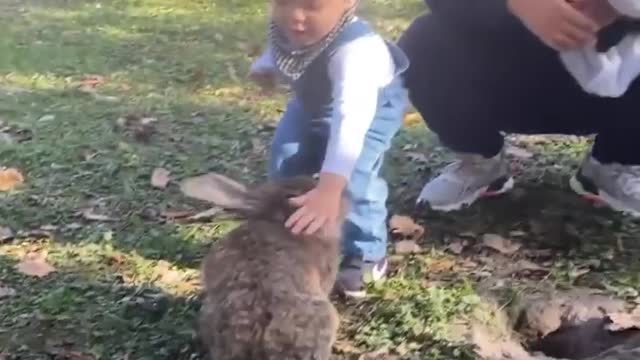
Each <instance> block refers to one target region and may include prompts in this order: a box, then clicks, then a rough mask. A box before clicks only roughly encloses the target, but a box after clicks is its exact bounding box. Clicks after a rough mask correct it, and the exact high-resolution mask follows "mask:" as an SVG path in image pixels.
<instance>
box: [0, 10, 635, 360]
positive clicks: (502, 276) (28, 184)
mask: <svg viewBox="0 0 640 360" xmlns="http://www.w3.org/2000/svg"><path fill="white" fill-rule="evenodd" d="M363 6H364V8H363V9H362V11H363V13H364V14H365V15H366V16H367V17H368V18H370V19H371V20H372V21H373V22H374V23H375V25H376V26H377V27H378V28H379V29H380V30H381V31H382V32H384V33H385V34H386V35H388V36H389V37H390V38H396V37H397V35H398V34H399V33H400V31H401V30H402V29H403V28H404V27H405V26H407V25H408V22H409V21H410V19H411V18H412V17H413V16H415V15H416V14H418V13H420V12H422V11H425V9H424V5H423V2H422V1H420V0H402V1H389V0H371V1H367V2H366V3H365V4H364V5H363ZM266 15H267V8H266V2H265V1H258V0H209V1H202V0H183V1H169V0H145V1H141V0H104V1H87V0H85V1H80V0H49V1H43V0H24V1H18V0H3V1H2V2H0V33H2V36H1V37H0V122H1V124H0V167H2V166H5V167H7V168H15V169H16V170H17V171H18V172H20V173H21V174H22V175H23V179H19V177H15V176H14V177H7V176H5V178H3V179H0V182H1V181H4V182H5V183H7V182H9V183H13V182H22V184H21V185H18V186H8V187H11V189H8V190H7V191H4V192H0V359H17V358H19V359H49V358H52V357H55V356H58V357H57V358H58V359H65V358H69V359H92V358H95V359H199V358H200V355H199V352H198V348H197V346H196V345H195V343H194V342H193V321H194V319H195V316H196V314H197V309H198V307H199V301H198V290H199V288H198V270H199V264H200V260H201V258H202V256H203V254H204V253H205V252H206V250H207V248H208V247H209V245H211V244H212V243H213V242H215V241H216V239H217V238H219V237H220V236H221V235H223V234H224V233H225V232H226V231H228V230H229V229H231V228H232V227H233V226H235V224H236V223H235V222H234V221H232V220H229V219H225V218H219V217H216V218H214V219H211V220H207V221H186V220H184V219H182V220H179V219H177V218H181V217H184V215H185V214H194V213H196V212H198V211H203V210H206V209H207V205H206V204H204V203H202V202H197V201H192V200H187V199H186V198H185V197H184V196H183V195H182V194H181V193H180V191H179V190H178V188H177V186H176V185H175V184H176V182H177V181H178V180H180V179H183V178H186V177H189V176H193V175H197V174H201V173H204V172H208V171H217V172H223V173H226V174H230V175H231V176H233V177H236V178H240V179H243V180H246V181H250V180H256V181H257V180H260V179H262V178H264V171H263V170H264V168H265V148H266V147H267V146H268V142H269V138H270V136H271V134H272V131H273V125H274V123H275V121H276V120H277V119H278V116H279V114H280V113H281V112H282V108H283V104H284V99H285V98H284V94H278V95H276V96H273V97H269V96H266V95H265V94H263V93H261V92H260V91H259V90H258V89H257V88H255V87H254V86H252V85H251V84H249V83H248V82H247V81H246V80H245V74H246V71H247V68H248V65H249V63H250V61H251V60H252V59H254V58H255V57H256V56H257V55H258V53H259V51H260V49H261V46H262V44H263V40H264V35H265V31H264V29H265V20H266V18H265V16H266ZM405 123H406V124H405V125H406V126H405V127H404V129H403V130H402V131H401V133H400V135H399V136H398V138H397V140H396V142H395V144H394V149H393V151H392V152H391V154H390V155H389V158H388V162H387V167H386V173H387V174H388V176H389V179H390V181H391V185H392V192H391V195H392V198H391V209H392V212H393V213H394V214H405V215H409V216H411V217H413V219H415V221H416V222H418V223H419V224H421V225H423V226H424V227H425V228H426V232H425V235H424V236H421V237H420V238H418V239H414V242H411V240H410V241H409V242H404V243H400V245H393V244H392V245H391V246H390V251H391V252H395V254H394V255H393V262H394V272H393V274H392V275H393V276H392V277H391V278H390V279H389V280H388V281H386V282H385V283H384V284H382V285H380V286H378V287H376V288H372V289H371V294H372V295H371V297H370V298H368V299H366V300H364V301H360V302H350V303H343V302H339V303H340V309H341V314H342V317H343V323H342V329H341V336H340V341H339V343H338V344H337V345H336V356H337V357H340V358H356V359H357V358H359V357H360V355H361V354H367V353H372V352H374V353H379V354H386V353H393V354H396V355H402V356H405V355H406V356H410V357H411V358H428V359H448V358H451V357H452V356H454V357H456V358H469V359H472V358H474V355H473V351H472V349H471V347H470V346H469V342H468V337H466V336H464V335H465V334H466V333H467V331H466V329H468V328H469V327H468V324H469V323H470V321H471V319H472V318H474V315H473V314H474V313H476V311H475V310H476V309H477V308H478V307H479V306H480V305H479V304H481V303H482V302H483V299H484V296H486V294H487V292H486V291H485V290H486V289H489V290H490V292H491V293H492V294H493V295H492V296H495V299H496V301H498V303H499V305H500V308H501V309H505V308H512V304H514V303H516V302H517V299H518V298H519V297H520V296H521V295H522V294H525V293H529V292H532V291H535V290H536V289H538V290H539V289H549V288H569V287H574V286H584V287H591V288H594V289H601V290H603V291H604V292H606V293H608V294H611V295H615V296H618V297H621V298H624V299H627V300H634V299H637V298H638V292H637V290H636V289H638V286H639V285H640V276H639V275H638V270H639V269H640V265H639V264H640V262H638V261H637V256H638V252H639V251H640V246H638V244H637V243H636V239H635V237H637V234H638V231H639V230H640V229H639V228H640V226H639V224H638V222H634V221H632V220H630V219H628V218H626V217H623V216H618V215H616V214H613V213H611V212H610V211H608V210H605V209H595V208H593V207H591V206H590V205H589V204H587V203H585V202H583V201H582V200H581V199H578V198H576V197H575V196H574V195H573V194H571V193H570V190H569V189H568V186H567V182H568V178H569V176H570V174H571V173H572V172H573V171H575V169H576V167H577V165H578V164H579V161H580V159H581V156H582V154H583V153H584V151H586V150H587V149H588V146H589V139H574V138H566V137H556V138H539V137H525V138H513V139H511V143H512V148H511V151H510V154H511V155H510V160H511V161H512V165H513V167H514V170H515V171H516V172H517V174H518V187H517V189H516V190H515V191H514V192H513V193H512V194H510V195H507V196H504V197H501V198H497V199H491V200H488V201H486V202H483V203H480V204H478V205H477V206H474V207H472V208H471V209H468V210H465V211H462V212H458V213H451V214H444V215H443V214H435V213H431V212H416V211H414V210H413V207H412V204H413V201H414V199H415V197H416V196H417V193H418V191H419V189H420V187H421V186H422V184H423V183H424V181H425V180H426V179H428V178H429V177H430V176H431V175H432V174H433V171H435V170H436V169H438V168H439V167H440V166H441V165H442V164H444V163H445V162H446V161H447V160H448V159H449V157H450V155H449V154H448V153H447V152H446V151H445V150H443V149H442V148H441V147H439V146H438V144H437V141H436V139H435V137H434V136H432V134H430V133H429V132H428V130H427V129H426V128H425V126H424V125H423V123H422V121H421V120H420V119H417V117H416V116H415V115H409V116H408V117H407V119H406V122H405ZM156 168H164V169H167V170H168V171H170V172H171V175H170V177H171V178H172V181H171V182H170V183H169V186H168V187H167V188H166V189H161V188H156V187H153V186H152V184H151V181H150V179H151V174H152V173H153V171H154V169H156ZM6 174H7V173H6V170H5V175H6ZM11 179H14V180H15V181H12V180H11ZM21 180H22V181H21ZM10 233H13V236H10ZM496 244H497V245H496ZM487 245H493V247H494V248H497V251H496V250H495V249H490V247H491V246H487ZM408 250H416V251H418V253H415V254H407V252H408ZM514 264H515V265H514ZM49 266H51V267H50V268H49ZM54 269H55V271H53V272H50V270H54ZM46 273H48V274H47V275H46V276H44V275H45V274H46ZM39 275H42V276H39ZM488 280H491V282H492V286H485V285H486V283H487V281H488ZM74 356H75V357H74Z"/></svg>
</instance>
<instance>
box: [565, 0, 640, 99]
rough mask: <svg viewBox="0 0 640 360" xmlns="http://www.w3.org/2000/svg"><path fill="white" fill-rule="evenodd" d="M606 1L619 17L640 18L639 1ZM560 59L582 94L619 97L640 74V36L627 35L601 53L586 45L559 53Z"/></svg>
mask: <svg viewBox="0 0 640 360" xmlns="http://www.w3.org/2000/svg"><path fill="white" fill-rule="evenodd" d="M608 1H609V3H610V4H611V5H612V6H613V7H614V8H615V9H616V10H617V11H618V12H619V13H621V14H622V15H625V16H628V17H631V18H640V0H608ZM560 58H561V59H562V62H563V63H564V65H565V67H566V68H567V70H568V71H569V72H570V73H571V74H572V75H573V77H574V78H575V79H576V80H577V81H578V83H579V84H580V86H581V87H582V88H583V89H584V90H585V91H587V92H589V93H592V94H595V95H598V96H602V97H619V96H622V95H624V93H625V92H626V91H627V89H628V88H629V86H630V85H631V83H633V81H634V80H635V79H636V78H637V77H638V76H639V75H640V34H627V35H626V36H625V37H624V38H623V39H622V40H621V41H620V42H619V43H618V44H616V45H615V46H613V47H611V48H610V49H609V50H607V51H606V52H603V53H600V52H598V51H596V49H595V47H594V46H589V47H586V48H583V49H578V50H572V51H565V52H561V53H560Z"/></svg>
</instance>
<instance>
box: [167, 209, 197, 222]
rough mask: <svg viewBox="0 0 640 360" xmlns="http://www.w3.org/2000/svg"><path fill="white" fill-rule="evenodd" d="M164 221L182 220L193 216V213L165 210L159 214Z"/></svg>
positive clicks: (189, 211)
mask: <svg viewBox="0 0 640 360" xmlns="http://www.w3.org/2000/svg"><path fill="white" fill-rule="evenodd" d="M160 216H162V217H163V218H165V219H168V220H176V219H184V218H187V217H189V216H193V211H191V210H165V211H163V212H161V213H160Z"/></svg>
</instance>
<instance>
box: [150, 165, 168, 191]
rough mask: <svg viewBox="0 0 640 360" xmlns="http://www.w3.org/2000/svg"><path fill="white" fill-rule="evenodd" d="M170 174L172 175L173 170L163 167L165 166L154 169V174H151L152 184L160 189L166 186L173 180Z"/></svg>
mask: <svg viewBox="0 0 640 360" xmlns="http://www.w3.org/2000/svg"><path fill="white" fill-rule="evenodd" d="M170 175H171V172H170V171H169V170H167V169H163V168H156V169H154V170H153V174H151V186H153V187H155V188H158V189H164V188H166V187H167V185H168V184H169V182H170V181H171V178H170Z"/></svg>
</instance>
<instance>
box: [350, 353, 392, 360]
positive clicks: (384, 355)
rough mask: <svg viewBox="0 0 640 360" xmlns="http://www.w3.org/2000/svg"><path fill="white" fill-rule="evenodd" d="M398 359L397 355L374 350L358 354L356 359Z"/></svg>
mask: <svg viewBox="0 0 640 360" xmlns="http://www.w3.org/2000/svg"><path fill="white" fill-rule="evenodd" d="M398 359H400V357H399V356H397V355H391V354H389V353H387V352H386V351H374V352H370V353H366V354H362V355H360V357H358V360H398Z"/></svg>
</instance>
